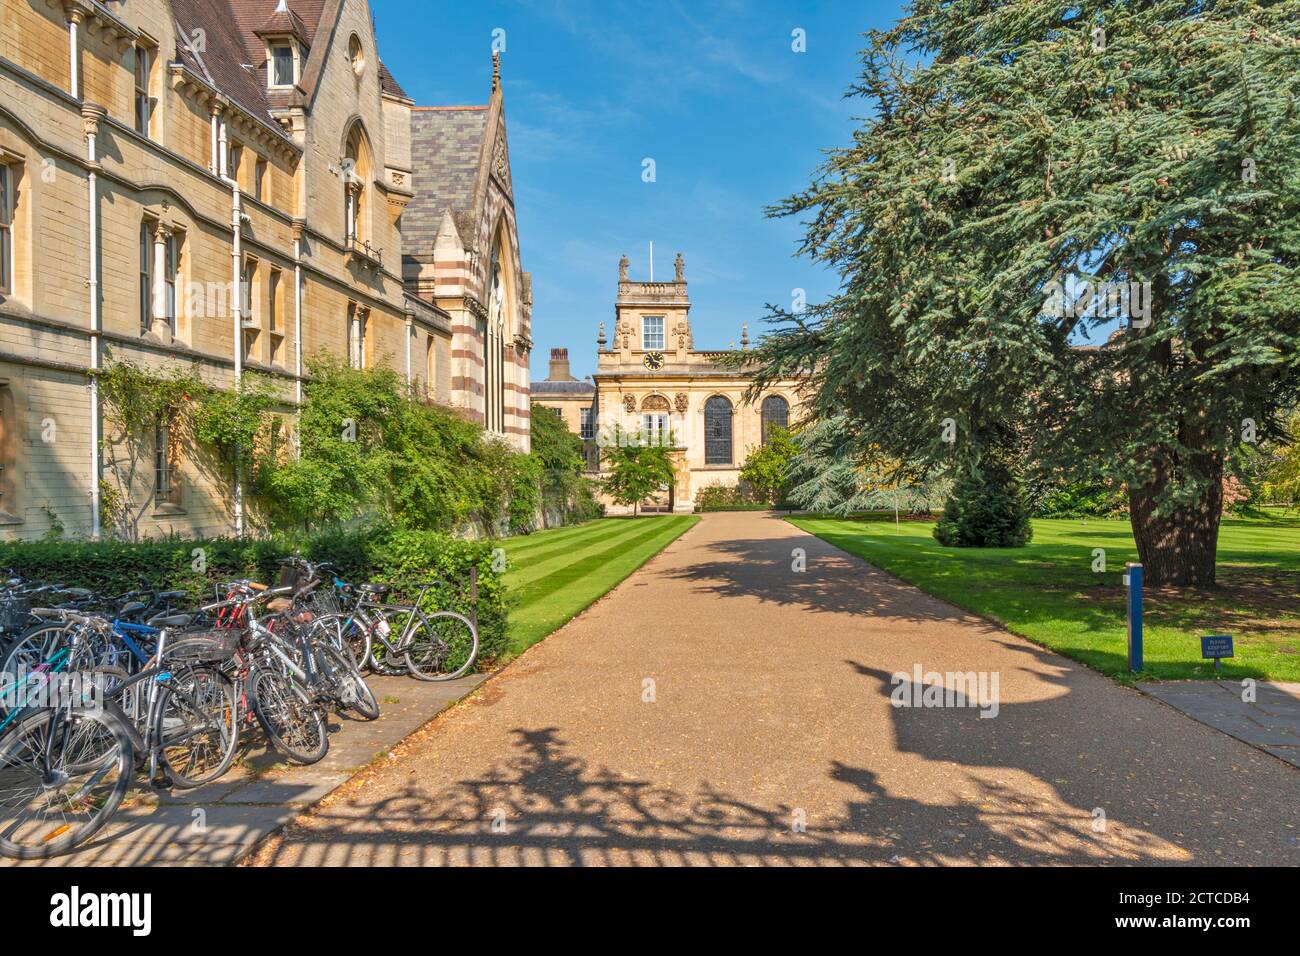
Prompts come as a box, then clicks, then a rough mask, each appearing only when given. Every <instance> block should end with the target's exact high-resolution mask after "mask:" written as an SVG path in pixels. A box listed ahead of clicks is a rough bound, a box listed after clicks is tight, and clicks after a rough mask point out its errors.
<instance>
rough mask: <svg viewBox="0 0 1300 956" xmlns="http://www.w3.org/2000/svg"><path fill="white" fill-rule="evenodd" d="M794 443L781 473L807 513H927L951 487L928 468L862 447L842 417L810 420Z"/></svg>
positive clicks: (848, 422)
mask: <svg viewBox="0 0 1300 956" xmlns="http://www.w3.org/2000/svg"><path fill="white" fill-rule="evenodd" d="M793 441H794V445H795V450H796V453H795V455H794V457H792V458H791V459H790V463H789V465H788V466H787V473H786V478H787V480H788V482H789V485H790V492H789V497H790V500H791V501H792V502H793V503H795V504H796V505H798V507H800V508H803V509H806V510H808V511H813V512H816V513H819V514H837V515H849V514H857V513H859V512H864V511H878V510H882V509H885V510H891V511H892V510H894V509H897V510H899V511H900V512H905V513H907V514H928V513H929V512H930V511H932V510H933V509H934V508H936V507H938V506H939V504H940V503H941V502H942V501H943V500H944V498H945V497H946V495H947V494H948V491H949V489H950V488H951V486H952V482H951V481H949V480H947V479H946V478H943V477H942V476H937V475H935V474H934V473H933V469H932V470H930V471H928V472H927V471H926V470H924V469H921V470H917V469H914V468H911V467H909V466H908V464H907V463H905V462H898V461H889V460H887V459H885V458H884V457H882V456H881V455H880V453H879V450H878V449H876V448H874V447H871V446H868V447H865V448H864V447H862V446H861V445H860V444H859V443H858V441H857V440H856V435H855V433H854V429H853V426H852V424H851V423H850V421H849V419H848V418H847V417H846V416H843V415H834V416H831V417H830V418H826V419H822V420H820V421H813V422H810V423H809V424H807V425H806V426H804V427H803V428H801V429H800V430H799V432H798V434H797V435H795V436H794V438H793Z"/></svg>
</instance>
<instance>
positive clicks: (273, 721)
mask: <svg viewBox="0 0 1300 956" xmlns="http://www.w3.org/2000/svg"><path fill="white" fill-rule="evenodd" d="M250 683H251V685H252V688H253V713H254V714H256V715H257V722H258V723H259V724H261V725H262V729H263V730H264V731H266V736H267V737H268V738H270V741H271V746H272V747H274V748H275V749H276V750H278V751H279V752H280V753H282V754H283V755H284V756H286V757H288V758H289V759H290V760H292V761H293V762H294V763H302V764H308V763H315V762H316V761H318V760H320V759H321V758H322V757H324V756H325V754H326V753H328V752H329V749H330V739H329V735H328V734H327V733H326V726H325V711H324V710H323V709H322V708H321V707H320V705H318V704H317V703H316V702H315V701H313V700H312V699H311V697H309V696H308V695H307V693H306V692H305V691H304V690H303V689H302V688H301V687H299V686H298V684H297V682H296V681H295V680H294V679H293V678H292V677H290V676H289V675H288V674H286V673H285V672H283V671H281V670H278V669H275V668H269V667H258V668H257V670H256V671H255V672H254V673H253V677H252V680H251V682H250Z"/></svg>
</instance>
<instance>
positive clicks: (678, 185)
mask: <svg viewBox="0 0 1300 956" xmlns="http://www.w3.org/2000/svg"><path fill="white" fill-rule="evenodd" d="M372 7H373V10H374V15H375V25H376V29H377V31H378V34H379V48H380V54H381V56H382V57H383V59H384V61H385V63H387V64H388V66H389V68H390V69H391V70H392V72H393V74H394V75H395V76H396V77H397V78H398V81H399V82H400V83H401V84H402V85H403V87H404V88H405V89H406V91H407V92H408V93H409V94H410V95H411V96H412V97H413V98H415V100H416V101H417V102H418V103H420V104H423V105H461V104H471V103H483V102H486V101H487V97H488V93H489V89H490V86H491V44H492V35H493V30H494V29H498V28H499V29H503V30H505V44H506V49H505V52H504V53H503V55H502V78H503V84H504V87H505V97H506V99H505V104H506V121H507V127H508V133H509V137H510V151H511V166H512V171H513V174H514V185H515V203H516V206H517V208H518V214H519V236H520V243H521V246H522V252H523V261H524V268H525V269H526V270H528V271H529V272H531V273H532V275H533V341H534V346H535V349H534V352H533V362H532V371H533V376H534V378H544V377H545V376H546V363H547V359H548V358H549V355H550V350H551V348H552V347H556V346H567V347H568V349H569V356H570V359H571V361H572V363H573V372H574V374H575V375H577V376H578V377H579V378H581V377H582V376H583V375H586V374H589V373H591V372H592V371H594V368H595V349H596V345H595V339H596V326H597V323H599V322H600V321H602V320H604V321H605V322H606V324H607V326H608V325H609V323H610V320H611V317H612V316H613V307H614V294H615V283H616V281H617V277H618V258H619V256H620V255H621V254H622V253H624V252H626V253H627V254H628V256H629V257H630V259H631V260H632V267H631V273H632V278H634V279H642V278H647V277H648V271H649V263H648V261H647V260H648V244H649V243H650V242H651V241H653V242H654V244H655V277H656V278H659V279H663V278H667V277H670V276H671V274H672V258H673V256H674V254H675V253H677V252H679V251H680V252H681V253H682V254H683V255H684V256H685V258H686V278H687V280H688V282H689V283H690V293H691V301H692V310H691V320H692V324H693V328H694V331H695V344H696V347H697V348H726V347H727V346H728V345H729V344H730V343H731V342H733V341H734V342H736V344H737V346H738V345H739V339H740V327H741V323H742V322H744V321H748V322H749V326H750V336H751V337H756V336H757V335H758V334H760V333H761V332H762V330H763V325H762V323H761V321H760V320H761V316H762V315H763V314H764V312H765V304H766V303H768V302H778V303H782V304H785V305H788V304H789V302H790V299H791V290H793V289H795V288H803V289H805V290H807V295H808V299H809V301H817V300H818V299H819V298H821V297H822V296H824V295H826V294H827V293H829V292H830V291H832V290H833V289H834V286H835V277H834V276H833V275H832V274H829V273H827V272H825V271H823V270H821V269H820V268H819V267H817V266H815V265H814V264H813V263H811V262H809V261H807V260H806V259H802V258H795V255H794V253H795V251H796V248H797V244H798V240H799V236H800V228H799V225H798V223H797V222H796V221H794V220H770V219H767V218H766V217H765V216H764V215H763V209H764V207H765V206H766V205H768V204H770V203H772V202H775V201H777V200H779V199H781V198H783V197H785V196H787V195H789V194H791V193H793V192H795V191H797V190H799V189H801V188H802V187H804V186H805V185H806V184H807V183H808V180H809V177H810V174H811V173H812V172H813V170H814V169H815V168H816V166H817V165H818V163H819V162H820V161H821V158H822V151H823V150H825V149H827V148H830V147H833V146H840V145H844V144H845V143H847V142H849V139H850V134H851V132H852V130H853V128H854V125H855V124H854V122H853V118H854V117H855V116H857V115H860V114H861V113H862V112H863V111H864V109H866V104H865V103H864V102H863V101H861V100H857V99H854V100H845V99H844V98H843V93H844V91H845V89H846V88H847V87H848V86H849V85H850V84H851V83H852V82H853V81H854V79H855V78H856V76H857V68H858V56H857V54H858V51H859V50H860V49H861V47H862V46H863V45H864V44H863V40H862V37H861V34H862V33H863V32H864V31H866V30H868V29H870V28H872V27H886V26H888V25H889V24H891V23H892V22H893V21H894V20H895V19H897V17H898V16H899V13H900V9H901V7H900V4H898V3H883V2H882V3H875V2H871V3H846V2H839V3H807V2H805V3H778V2H742V0H721V2H714V3H698V2H694V3H682V2H672V0H669V2H665V3H653V4H652V3H644V2H640V3H623V2H614V3H610V2H595V0H593V2H587V0H524V2H513V3H473V4H466V3H455V4H453V3H446V2H433V3H431V2H428V0H422V2H421V0H376V2H374V3H373V4H372ZM796 28H798V29H802V30H803V31H805V35H806V43H807V51H806V52H804V53H795V52H794V51H793V50H792V48H791V45H792V42H793V40H792V35H791V34H792V31H793V30H795V29H796ZM646 157H650V158H652V159H654V161H655V167H656V169H655V171H656V181H655V182H654V183H645V182H643V181H642V177H641V171H642V160H643V159H645V158H646Z"/></svg>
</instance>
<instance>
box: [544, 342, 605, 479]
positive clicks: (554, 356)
mask: <svg viewBox="0 0 1300 956" xmlns="http://www.w3.org/2000/svg"><path fill="white" fill-rule="evenodd" d="M532 399H533V404H534V405H537V406H539V407H542V408H549V409H552V410H553V411H554V412H555V413H556V414H557V415H558V416H559V417H560V418H561V419H563V420H564V424H565V425H567V426H568V427H569V431H571V432H573V433H574V434H575V435H578V436H579V437H580V438H582V439H583V440H584V441H587V442H591V441H593V440H594V439H595V437H596V419H595V402H596V386H595V385H592V384H591V382H584V381H581V380H579V379H576V378H574V377H573V375H572V373H571V372H570V371H569V350H568V349H551V364H550V369H549V371H548V374H547V376H546V378H544V379H542V380H541V381H540V382H533V390H532ZM588 458H589V460H591V461H593V462H594V460H595V459H593V458H591V456H590V455H589V456H588Z"/></svg>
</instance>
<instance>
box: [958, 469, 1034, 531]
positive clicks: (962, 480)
mask: <svg viewBox="0 0 1300 956" xmlns="http://www.w3.org/2000/svg"><path fill="white" fill-rule="evenodd" d="M1033 533H1034V529H1033V527H1032V526H1031V525H1030V523H1029V509H1028V508H1027V507H1026V506H1025V503H1024V500H1023V499H1022V497H1021V493H1020V485H1019V483H1018V482H1017V481H1016V480H1015V478H1014V476H1013V475H1012V473H1011V470H1010V469H1009V468H1007V467H1006V466H1005V465H1002V464H1001V463H998V462H995V461H985V462H984V463H982V464H981V465H974V466H969V467H967V468H964V469H963V470H962V471H961V473H960V474H959V475H958V477H957V481H956V483H955V484H954V486H953V490H952V496H951V497H950V498H949V499H948V502H947V504H946V505H944V511H943V517H941V518H940V519H939V521H938V522H937V523H936V524H935V526H934V536H935V538H936V540H938V542H939V543H940V544H943V545H947V546H948V547H953V548H1020V547H1023V546H1024V545H1026V544H1028V542H1029V539H1030V538H1031V537H1033Z"/></svg>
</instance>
